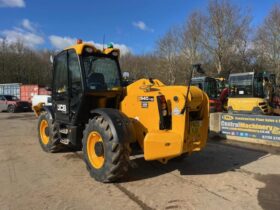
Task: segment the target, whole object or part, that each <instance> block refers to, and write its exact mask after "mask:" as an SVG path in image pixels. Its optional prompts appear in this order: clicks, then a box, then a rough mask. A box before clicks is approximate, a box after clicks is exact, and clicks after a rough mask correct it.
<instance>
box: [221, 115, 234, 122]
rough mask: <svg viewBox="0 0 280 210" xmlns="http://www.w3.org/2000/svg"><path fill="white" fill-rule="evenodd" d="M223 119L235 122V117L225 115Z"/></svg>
mask: <svg viewBox="0 0 280 210" xmlns="http://www.w3.org/2000/svg"><path fill="white" fill-rule="evenodd" d="M223 118H224V120H228V121H229V120H233V118H234V117H233V116H231V115H224V117H223Z"/></svg>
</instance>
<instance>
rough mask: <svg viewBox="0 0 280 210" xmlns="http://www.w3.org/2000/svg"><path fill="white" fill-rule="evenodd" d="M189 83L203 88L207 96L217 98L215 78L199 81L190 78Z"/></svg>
mask: <svg viewBox="0 0 280 210" xmlns="http://www.w3.org/2000/svg"><path fill="white" fill-rule="evenodd" d="M191 85H193V86H196V87H198V88H199V89H201V90H203V91H204V92H205V93H206V94H207V95H208V97H209V98H217V93H218V91H217V83H216V80H206V81H204V85H203V81H201V80H200V81H199V80H192V81H191Z"/></svg>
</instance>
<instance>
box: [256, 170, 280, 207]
mask: <svg viewBox="0 0 280 210" xmlns="http://www.w3.org/2000/svg"><path fill="white" fill-rule="evenodd" d="M255 178H256V179H257V180H258V181H260V182H263V183H264V184H265V187H264V188H261V189H259V192H258V201H259V205H260V206H261V207H262V208H263V209H265V210H275V209H280V174H268V175H256V176H255Z"/></svg>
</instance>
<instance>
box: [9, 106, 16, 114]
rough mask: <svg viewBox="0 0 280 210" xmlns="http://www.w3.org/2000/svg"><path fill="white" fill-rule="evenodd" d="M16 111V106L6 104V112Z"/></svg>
mask: <svg viewBox="0 0 280 210" xmlns="http://www.w3.org/2000/svg"><path fill="white" fill-rule="evenodd" d="M15 111H16V107H15V106H14V105H9V106H8V112H9V113H15Z"/></svg>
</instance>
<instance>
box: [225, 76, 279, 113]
mask: <svg viewBox="0 0 280 210" xmlns="http://www.w3.org/2000/svg"><path fill="white" fill-rule="evenodd" d="M265 78H267V80H268V82H269V83H271V85H272V83H275V75H273V74H268V73H266V72H261V73H254V72H248V73H237V74H231V75H230V76H229V87H230V94H229V99H228V112H229V113H247V114H266V115H269V114H272V113H273V109H272V108H271V107H270V104H269V103H270V101H271V99H270V97H269V96H266V94H265V84H264V83H265ZM271 91H272V90H271ZM270 94H271V93H270ZM268 95H269V94H268Z"/></svg>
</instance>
